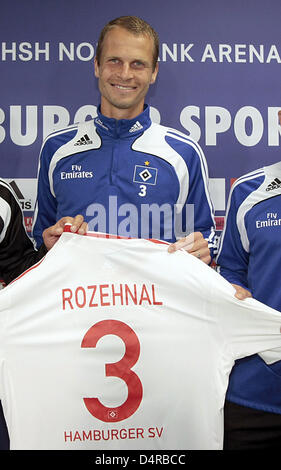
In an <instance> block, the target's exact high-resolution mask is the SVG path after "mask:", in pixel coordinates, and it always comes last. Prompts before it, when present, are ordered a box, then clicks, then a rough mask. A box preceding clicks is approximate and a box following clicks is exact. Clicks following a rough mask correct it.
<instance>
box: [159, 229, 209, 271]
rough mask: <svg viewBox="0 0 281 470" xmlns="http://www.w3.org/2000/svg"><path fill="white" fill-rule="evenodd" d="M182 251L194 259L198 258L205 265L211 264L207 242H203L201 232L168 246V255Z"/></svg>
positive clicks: (191, 234)
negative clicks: (194, 257)
mask: <svg viewBox="0 0 281 470" xmlns="http://www.w3.org/2000/svg"><path fill="white" fill-rule="evenodd" d="M181 249H184V250H186V251H188V253H190V254H191V255H193V256H196V258H199V259H200V260H201V261H203V262H204V263H206V264H209V263H210V262H211V256H210V250H209V247H208V242H207V240H205V238H204V237H203V235H202V233H201V232H194V233H190V234H189V235H188V236H187V237H185V238H181V239H180V240H178V241H177V242H175V243H172V244H171V245H169V248H168V251H169V253H173V252H174V251H177V250H181Z"/></svg>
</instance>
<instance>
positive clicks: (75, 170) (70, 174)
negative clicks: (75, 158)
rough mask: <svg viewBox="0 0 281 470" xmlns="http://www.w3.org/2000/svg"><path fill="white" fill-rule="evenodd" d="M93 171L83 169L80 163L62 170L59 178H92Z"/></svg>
mask: <svg viewBox="0 0 281 470" xmlns="http://www.w3.org/2000/svg"><path fill="white" fill-rule="evenodd" d="M93 177H94V173H93V172H92V171H84V170H83V169H82V165H71V170H70V171H62V172H61V174H60V179H61V180H69V179H81V178H86V179H88V178H93Z"/></svg>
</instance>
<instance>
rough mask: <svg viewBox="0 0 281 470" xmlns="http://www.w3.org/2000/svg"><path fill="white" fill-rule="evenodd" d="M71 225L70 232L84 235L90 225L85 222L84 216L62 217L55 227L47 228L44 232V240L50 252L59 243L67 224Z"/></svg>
mask: <svg viewBox="0 0 281 470" xmlns="http://www.w3.org/2000/svg"><path fill="white" fill-rule="evenodd" d="M67 223H68V224H71V227H70V230H71V232H73V233H76V232H77V233H79V234H80V235H84V234H85V233H86V232H87V229H88V224H87V223H86V222H84V217H83V216H82V215H76V216H75V217H62V219H60V220H58V221H57V223H56V224H55V225H52V226H51V227H49V228H46V229H45V230H44V232H43V240H44V243H45V246H46V248H47V250H50V249H51V248H52V247H53V246H54V244H55V243H56V242H57V241H58V239H59V237H60V236H61V234H62V233H63V229H64V226H65V224H67Z"/></svg>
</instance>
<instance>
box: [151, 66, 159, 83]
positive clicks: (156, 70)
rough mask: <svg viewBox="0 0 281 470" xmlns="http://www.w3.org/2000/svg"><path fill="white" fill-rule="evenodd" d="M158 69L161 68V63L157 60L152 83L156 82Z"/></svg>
mask: <svg viewBox="0 0 281 470" xmlns="http://www.w3.org/2000/svg"><path fill="white" fill-rule="evenodd" d="M158 70H159V64H158V62H157V64H156V66H155V69H154V70H153V72H152V76H151V80H150V84H151V85H152V84H153V83H155V81H156V78H157V75H158Z"/></svg>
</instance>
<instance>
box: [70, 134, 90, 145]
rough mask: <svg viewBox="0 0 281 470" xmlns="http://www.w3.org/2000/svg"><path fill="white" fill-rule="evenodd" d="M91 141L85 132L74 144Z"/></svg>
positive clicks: (85, 143) (83, 143) (87, 143)
mask: <svg viewBox="0 0 281 470" xmlns="http://www.w3.org/2000/svg"><path fill="white" fill-rule="evenodd" d="M92 143H93V141H92V140H91V139H90V138H89V136H88V135H87V134H84V135H83V137H81V139H79V140H77V142H76V143H75V144H74V145H89V144H92Z"/></svg>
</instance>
